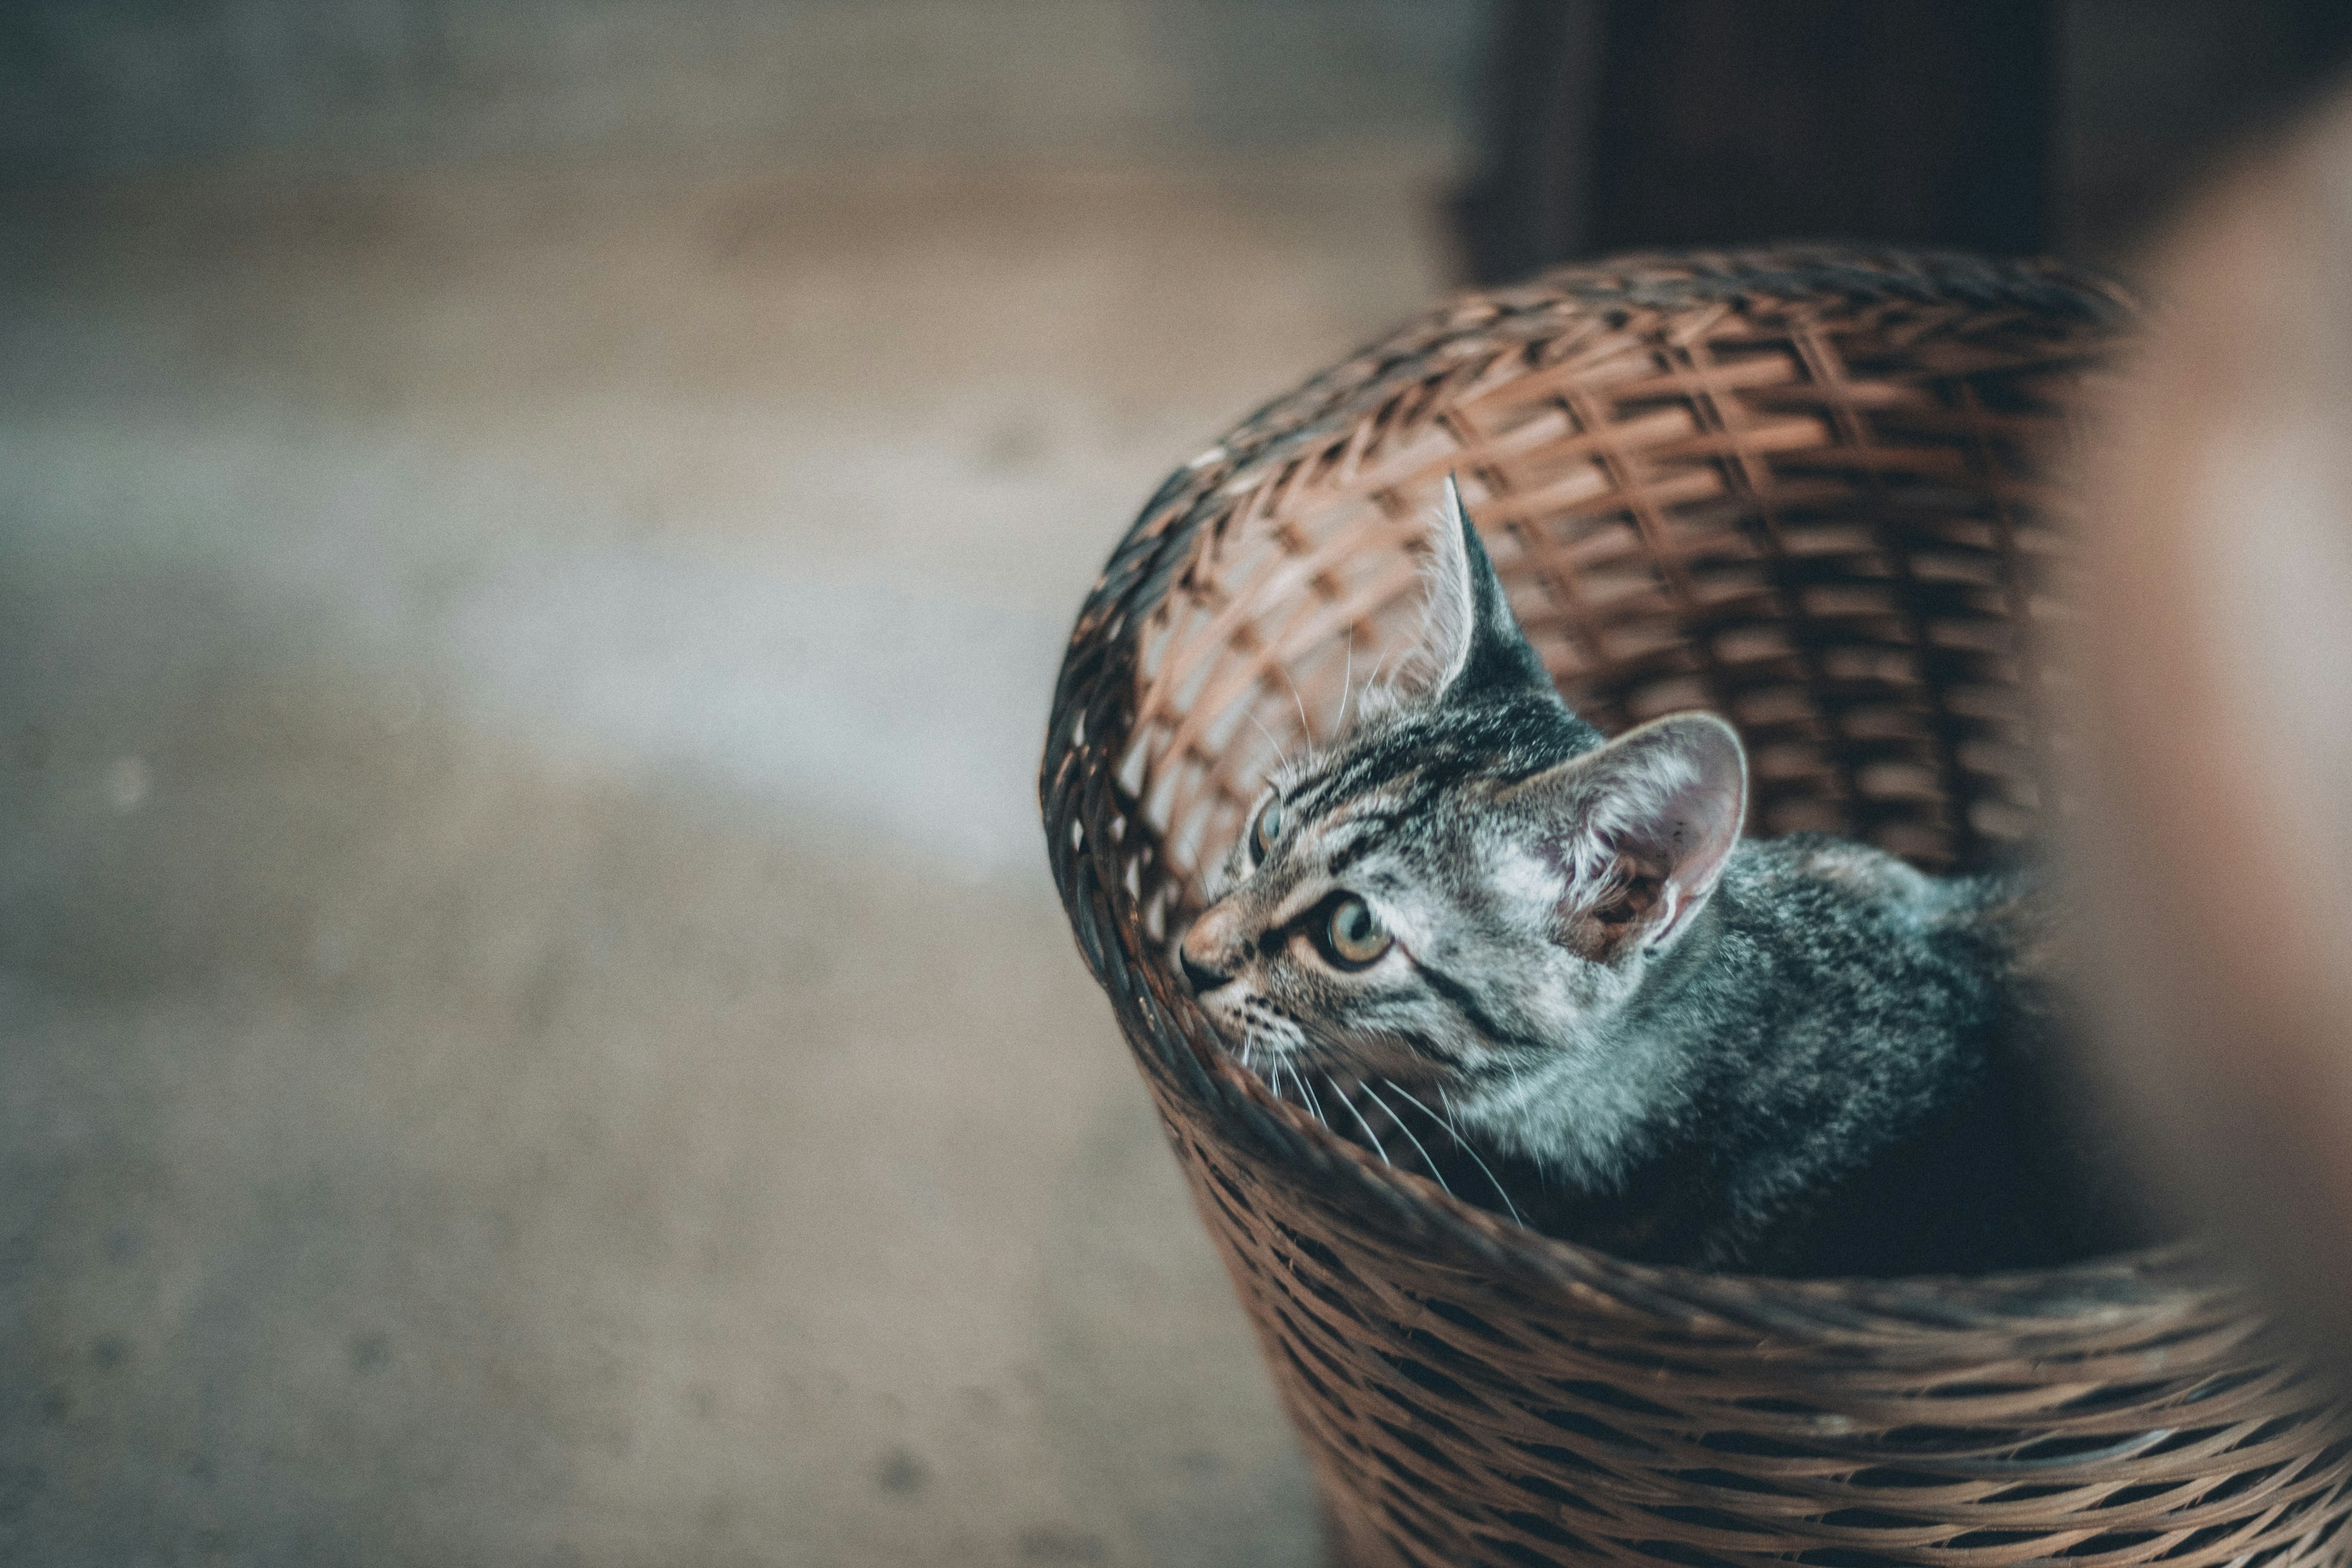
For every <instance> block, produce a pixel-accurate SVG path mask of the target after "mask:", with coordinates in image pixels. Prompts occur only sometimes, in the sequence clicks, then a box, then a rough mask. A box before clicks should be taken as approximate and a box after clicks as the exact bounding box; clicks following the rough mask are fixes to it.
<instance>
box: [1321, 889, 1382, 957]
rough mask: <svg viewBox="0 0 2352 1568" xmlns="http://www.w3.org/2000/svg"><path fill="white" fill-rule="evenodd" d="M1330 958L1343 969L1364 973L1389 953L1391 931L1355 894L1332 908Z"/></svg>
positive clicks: (1329, 943)
mask: <svg viewBox="0 0 2352 1568" xmlns="http://www.w3.org/2000/svg"><path fill="white" fill-rule="evenodd" d="M1326 945H1327V946H1328V948H1329V950H1330V952H1331V956H1332V958H1333V959H1334V960H1336V961H1337V962H1338V963H1339V964H1340V965H1341V966H1342V967H1344V968H1348V969H1363V968H1366V967H1368V966H1370V964H1372V963H1377V962H1379V960H1380V956H1381V954H1382V953H1384V952H1387V951H1388V950H1389V933H1388V928H1387V927H1385V926H1383V925H1381V918H1380V916H1378V915H1376V914H1374V913H1372V910H1371V906H1370V905H1369V904H1367V903H1365V902H1364V900H1361V899H1360V898H1357V897H1355V896H1354V895H1353V894H1350V895H1349V896H1348V897H1347V898H1344V899H1341V900H1339V902H1338V903H1336V904H1333V905H1332V906H1331V923H1330V927H1329V941H1328V943H1327V944H1326Z"/></svg>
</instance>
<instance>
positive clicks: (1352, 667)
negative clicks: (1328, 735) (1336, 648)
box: [1331, 626, 1356, 734]
mask: <svg viewBox="0 0 2352 1568" xmlns="http://www.w3.org/2000/svg"><path fill="white" fill-rule="evenodd" d="M1355 689H1356V628H1355V627H1353V626H1349V628H1348V662H1347V665H1346V667H1345V668H1343V669H1342V670H1341V671H1340V674H1339V717H1338V718H1337V719H1334V720H1333V721H1331V731H1332V733H1334V734H1337V733H1339V731H1341V730H1343V729H1345V728H1346V727H1347V724H1348V699H1349V696H1351V695H1352V694H1353V693H1354V692H1355Z"/></svg>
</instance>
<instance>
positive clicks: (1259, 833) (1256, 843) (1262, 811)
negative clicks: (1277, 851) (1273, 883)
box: [1250, 795, 1282, 860]
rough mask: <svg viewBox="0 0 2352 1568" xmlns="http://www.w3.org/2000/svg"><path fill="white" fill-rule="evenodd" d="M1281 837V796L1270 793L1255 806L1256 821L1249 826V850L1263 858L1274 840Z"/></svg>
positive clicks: (1270, 848)
mask: <svg viewBox="0 0 2352 1568" xmlns="http://www.w3.org/2000/svg"><path fill="white" fill-rule="evenodd" d="M1279 837H1282V797H1281V796H1280V795H1271V796H1269V797H1267V800H1266V803H1265V805H1262V806H1259V807H1258V808H1257V821H1256V823H1255V825H1253V826H1251V828H1250V850H1251V853H1253V854H1254V855H1255V856H1256V857H1257V858H1259V859H1261V860H1263V859H1265V857H1266V855H1267V854H1268V853H1269V852H1270V851H1271V850H1272V849H1273V848H1274V841H1275V840H1276V838H1279Z"/></svg>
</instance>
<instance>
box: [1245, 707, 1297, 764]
mask: <svg viewBox="0 0 2352 1568" xmlns="http://www.w3.org/2000/svg"><path fill="white" fill-rule="evenodd" d="M1243 717H1244V718H1245V719H1247V720H1248V721H1250V722H1251V723H1253V724H1255V725H1256V726H1257V732H1258V733H1259V734H1261V735H1264V736H1265V738H1266V742H1267V743H1268V744H1270V745H1271V746H1273V747H1274V754H1275V755H1276V756H1277V757H1279V758H1280V759H1282V765H1283V766H1284V767H1288V766H1289V765H1290V748H1289V747H1287V746H1286V745H1284V744H1283V743H1282V742H1281V741H1280V740H1279V739H1278V738H1276V735H1275V732H1274V731H1271V730H1269V729H1267V728H1266V727H1265V720H1263V719H1261V718H1259V717H1258V716H1257V715H1256V714H1255V713H1251V712H1248V711H1247V710H1244V713H1243Z"/></svg>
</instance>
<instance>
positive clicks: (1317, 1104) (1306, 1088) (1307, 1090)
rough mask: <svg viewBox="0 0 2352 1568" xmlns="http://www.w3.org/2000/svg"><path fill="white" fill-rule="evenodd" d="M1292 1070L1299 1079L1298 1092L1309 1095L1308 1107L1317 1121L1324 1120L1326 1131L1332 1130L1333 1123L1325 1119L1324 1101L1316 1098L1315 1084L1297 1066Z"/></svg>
mask: <svg viewBox="0 0 2352 1568" xmlns="http://www.w3.org/2000/svg"><path fill="white" fill-rule="evenodd" d="M1291 1071H1292V1073H1294V1074H1295V1075H1296V1076H1297V1079H1298V1092H1299V1093H1301V1094H1303V1095H1305V1096H1306V1097H1307V1110H1310V1111H1312V1112H1314V1115H1315V1120H1316V1121H1322V1122H1323V1131H1326V1132H1328V1131H1331V1124H1330V1123H1329V1122H1328V1121H1323V1102H1322V1101H1321V1100H1318V1099H1317V1098H1316V1095H1315V1085H1314V1084H1313V1083H1312V1082H1310V1081H1309V1080H1308V1079H1307V1075H1306V1074H1305V1073H1303V1072H1299V1071H1298V1069H1297V1068H1291Z"/></svg>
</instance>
